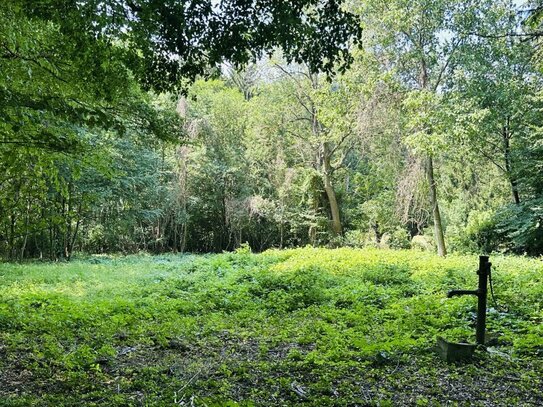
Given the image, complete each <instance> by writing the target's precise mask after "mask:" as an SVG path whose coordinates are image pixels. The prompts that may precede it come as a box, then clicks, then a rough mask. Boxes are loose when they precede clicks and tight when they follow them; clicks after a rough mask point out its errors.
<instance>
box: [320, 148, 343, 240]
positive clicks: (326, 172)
mask: <svg viewBox="0 0 543 407" xmlns="http://www.w3.org/2000/svg"><path fill="white" fill-rule="evenodd" d="M322 150H323V151H322V164H323V182H324V191H325V192H326V197H327V198H328V204H329V205H330V215H331V217H332V233H333V234H334V235H335V236H341V234H342V233H343V227H342V225H341V216H340V213H339V205H338V202H337V197H336V191H335V190H334V187H333V185H332V172H333V169H332V165H331V164H330V144H329V143H328V142H324V143H323V145H322Z"/></svg>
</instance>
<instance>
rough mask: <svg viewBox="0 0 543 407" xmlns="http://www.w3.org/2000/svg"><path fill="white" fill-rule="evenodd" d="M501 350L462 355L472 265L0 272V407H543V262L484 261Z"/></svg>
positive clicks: (361, 257)
mask: <svg viewBox="0 0 543 407" xmlns="http://www.w3.org/2000/svg"><path fill="white" fill-rule="evenodd" d="M491 261H492V262H493V264H494V265H495V267H494V280H495V288H496V294H497V296H498V300H499V301H500V303H502V304H507V307H508V311H507V312H500V311H499V310H496V309H494V308H490V310H489V321H488V327H489V330H490V331H492V332H494V333H499V334H500V335H501V336H500V339H499V342H498V344H497V345H496V346H494V347H492V348H491V349H490V350H491V351H492V352H489V353H483V352H479V353H478V356H477V358H476V360H475V361H474V363H472V364H459V365H447V364H445V363H444V362H442V361H440V360H439V359H438V358H437V356H435V355H434V353H433V352H432V350H431V348H432V346H433V345H434V343H435V338H436V335H444V336H445V337H447V338H449V339H455V340H459V339H470V340H473V339H472V337H473V333H474V317H475V307H476V301H475V300H474V299H473V298H468V297H461V298H455V299H446V298H445V293H446V291H447V290H449V289H452V288H475V286H476V275H475V269H476V267H477V258H476V257H475V256H462V257H457V256H451V257H449V258H447V259H445V260H444V259H440V258H437V257H436V256H434V255H430V254H426V253H422V252H414V251H385V250H369V249H368V250H353V249H337V250H326V249H309V248H305V249H296V250H287V251H269V252H265V253H262V254H251V253H249V252H247V251H244V250H240V251H238V252H237V253H233V254H221V255H213V256H173V255H172V256H131V257H123V258H107V257H97V258H91V259H88V260H86V261H77V262H72V263H69V264H26V265H13V264H4V265H1V266H0V406H29V405H57V406H64V405H66V406H69V405H89V406H90V405H101V406H125V405H149V406H162V405H163V406H171V405H187V406H188V405H196V406H205V405H207V406H224V405H231V406H234V405H243V406H250V405H266V406H268V405H308V406H326V405H330V406H338V405H381V406H386V405H504V406H505V405H507V406H511V405H541V404H543V380H542V377H543V362H542V356H543V330H542V322H543V311H542V298H543V263H542V262H541V261H540V260H535V259H525V258H515V257H493V258H492V259H491Z"/></svg>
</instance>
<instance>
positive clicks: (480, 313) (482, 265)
mask: <svg viewBox="0 0 543 407" xmlns="http://www.w3.org/2000/svg"><path fill="white" fill-rule="evenodd" d="M490 266H491V264H490V263H489V262H488V256H479V270H478V271H477V274H478V275H479V287H478V289H477V298H478V302H477V331H476V338H477V343H478V344H479V345H484V344H485V331H486V295H487V282H488V274H489V272H490Z"/></svg>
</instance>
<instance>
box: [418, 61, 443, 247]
mask: <svg viewBox="0 0 543 407" xmlns="http://www.w3.org/2000/svg"><path fill="white" fill-rule="evenodd" d="M419 84H420V87H421V88H422V89H425V90H429V89H430V83H429V78H428V67H427V65H426V60H425V59H424V58H421V60H420V78H419ZM436 86H437V84H436ZM434 91H435V89H434ZM426 176H427V178H428V184H429V186H430V206H431V207H432V217H433V219H434V236H435V239H436V245H437V254H438V255H439V256H442V257H445V256H446V255H447V249H446V247H445V237H444V234H443V223H442V221H441V213H440V212H439V205H438V201H437V186H436V182H435V179H434V163H433V159H432V157H428V158H427V164H426Z"/></svg>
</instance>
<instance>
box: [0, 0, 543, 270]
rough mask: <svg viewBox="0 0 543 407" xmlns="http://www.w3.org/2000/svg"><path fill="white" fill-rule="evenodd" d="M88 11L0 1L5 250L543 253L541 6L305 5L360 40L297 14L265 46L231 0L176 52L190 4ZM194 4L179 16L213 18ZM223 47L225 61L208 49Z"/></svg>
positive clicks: (17, 254) (30, 253)
mask: <svg viewBox="0 0 543 407" xmlns="http://www.w3.org/2000/svg"><path fill="white" fill-rule="evenodd" d="M76 3H77V2H70V1H60V0H59V1H48V2H35V3H34V2H25V1H8V2H3V3H2V6H1V8H0V72H1V73H2V75H0V155H1V159H0V166H1V169H0V255H1V256H2V258H4V259H10V260H19V259H25V258H44V259H61V258H66V259H69V258H70V257H71V256H72V254H73V253H75V252H84V253H105V252H123V253H133V252H138V251H148V252H153V253H161V252H220V251H224V250H226V251H229V250H234V249H236V248H238V247H240V246H242V245H244V244H248V245H249V246H250V247H251V248H252V249H253V250H255V251H262V250H265V249H268V248H287V247H298V246H305V245H313V246H328V247H338V246H344V245H347V246H354V247H362V246H377V247H391V248H409V247H414V248H419V249H422V250H431V251H436V252H437V253H438V254H440V255H442V256H445V255H446V254H447V253H448V252H496V251H499V252H515V253H527V254H530V255H539V254H542V253H543V176H542V174H543V135H542V130H543V110H542V107H543V94H542V93H541V89H542V85H543V70H542V63H541V60H542V58H541V56H540V49H539V44H540V42H539V38H540V35H541V33H540V17H541V7H540V5H538V4H537V3H530V2H527V3H523V2H520V3H519V2H512V1H508V0H500V1H490V0H483V1H481V0H479V1H455V0H447V1H445V0H433V1H426V0H417V1H404V0H394V1H384V0H383V1H367V2H365V1H349V2H345V4H344V5H343V6H342V7H343V8H344V9H345V10H347V11H342V12H341V13H339V12H337V7H339V6H338V5H337V4H336V3H335V2H331V3H332V5H333V7H332V6H330V7H332V8H331V9H328V8H326V7H324V8H322V9H320V8H319V5H318V4H320V3H319V2H300V3H301V4H302V3H308V6H314V7H316V9H317V10H318V13H321V14H322V15H321V17H322V18H326V17H327V16H329V15H334V16H336V17H335V19H334V20H333V21H332V22H331V23H330V24H333V25H334V27H335V29H327V28H326V27H322V26H321V25H319V23H318V21H316V22H314V23H315V24H314V26H315V27H317V28H315V27H313V28H315V30H317V31H315V32H314V34H315V35H320V37H319V38H320V39H321V40H322V39H323V35H324V34H323V33H328V34H329V37H330V38H331V42H334V41H336V42H337V43H338V44H346V43H347V45H345V46H339V45H338V46H336V47H331V48H325V47H324V46H322V45H320V48H319V44H320V43H319V42H316V41H315V40H314V39H312V37H311V36H310V34H307V35H306V34H304V35H301V34H300V33H307V32H311V33H313V31H310V30H309V29H308V27H307V26H304V23H303V21H305V20H303V19H299V20H296V21H298V22H299V25H300V26H299V27H290V28H289V27H286V28H285V27H282V26H280V25H279V26H277V27H276V31H274V33H271V34H269V33H268V34H269V35H270V37H271V36H274V37H273V38H275V39H276V40H275V41H272V42H269V41H268V42H266V41H264V40H263V39H262V38H264V37H262V38H261V37H259V36H258V35H257V34H258V32H252V31H248V28H247V27H248V26H243V22H247V20H248V19H249V20H250V18H249V17H248V16H251V15H252V14H251V10H249V9H250V7H249V9H245V10H242V9H241V8H240V9H236V10H238V12H239V15H234V14H235V13H234V14H232V15H231V21H230V20H228V21H229V24H231V26H234V27H238V25H239V26H240V27H241V28H240V27H238V28H239V30H238V31H239V32H238V31H236V30H233V31H231V33H237V34H236V35H234V34H232V35H230V36H222V37H221V36H220V35H218V34H217V32H214V31H210V32H208V31H205V30H204V29H203V28H201V27H200V25H199V24H198V23H197V18H196V19H195V20H194V21H193V24H192V25H190V24H188V23H187V24H185V25H184V26H183V27H184V29H185V31H184V32H183V33H182V34H183V35H185V37H186V38H189V40H190V38H192V40H190V41H192V42H191V43H192V44H196V45H197V46H200V45H201V47H203V48H205V50H207V51H206V52H204V51H201V50H199V49H198V47H197V46H196V45H195V46H194V47H193V48H190V47H188V48H186V54H185V55H182V54H181V55H180V54H179V52H178V51H179V49H185V48H183V47H182V46H181V45H179V44H178V43H176V42H175V41H173V40H172V41H166V40H164V41H162V42H161V41H155V42H153V39H154V38H155V37H154V35H155V34H153V33H154V32H155V31H156V32H160V33H161V34H162V35H164V36H165V37H167V36H168V35H169V34H168V33H169V32H170V31H171V30H174V31H175V27H176V25H181V23H180V22H179V21H177V20H176V18H178V17H179V16H178V15H176V14H175V13H174V12H173V11H172V10H174V6H175V7H184V6H183V5H182V2H181V3H179V2H164V3H163V4H162V5H160V4H158V5H157V4H155V3H154V2H124V1H115V2H111V4H109V6H107V5H104V3H102V2H100V1H90V2H80V5H79V6H75V5H74V4H76ZM106 3H107V2H106ZM135 3H142V4H141V5H138V4H135ZM144 3H145V4H144ZM158 3H160V2H158ZM193 3H194V4H200V5H202V4H204V3H206V2H193ZM226 3H228V2H225V4H226ZM237 3H238V2H232V4H233V6H232V7H237V6H239V4H237ZM249 3H251V2H249ZM262 3H266V4H267V2H262ZM285 3H288V2H285ZM294 3H295V2H294ZM81 4H86V5H87V6H88V8H84V6H83V5H81ZM194 4H193V6H194ZM236 4H237V5H236ZM270 4H272V3H270ZM145 5H146V6H147V8H145V7H144V6H145ZM304 5H305V6H307V5H306V4H302V6H304ZM291 6H292V5H289V4H286V5H285V7H286V9H285V10H291V9H290V8H289V7H291ZM78 7H79V8H78ZM153 7H155V9H153ZM169 7H171V8H169ZM191 7H192V6H191ZM198 7H199V6H194V7H193V8H190V7H188V6H187V9H186V10H185V11H184V12H185V14H184V16H185V17H184V18H185V19H186V20H187V21H189V18H190V15H189V13H190V12H194V13H197V12H198V13H204V14H205V13H207V12H208V11H209V10H208V11H206V10H207V9H206V8H205V7H204V6H202V8H198ZM209 7H211V6H209ZM224 7H228V6H226V5H225V6H224ZM282 7H283V6H277V9H273V13H277V14H278V15H283V14H285V13H287V11H285V10H284V9H282ZM300 7H301V6H300ZM334 7H335V8H334ZM89 10H90V11H89ZM195 10H196V11H195ZM202 10H203V11H202ZM292 10H297V8H296V7H294V6H292ZM342 10H343V9H342ZM231 11H232V10H230V11H229V10H228V9H227V8H225V9H224V10H223V12H225V13H226V14H225V15H230V14H228V12H231ZM253 11H254V10H253ZM86 12H88V13H87V14H85V13H86ZM288 12H289V13H290V12H292V13H294V12H295V11H288ZM138 13H139V14H138ZM153 13H156V15H158V16H159V17H160V18H161V19H162V20H160V18H158V17H156V16H155V14H153ZM210 13H211V12H210ZM281 13H283V14H281ZM134 15H142V16H144V17H141V18H139V19H137V18H135V17H134ZM205 15H207V14H205ZM285 15H286V14H285ZM319 15H320V14H319ZM89 16H90V17H89ZM176 16H177V17H176ZM145 18H146V19H145ZM179 18H181V17H179ZM255 18H257V17H255ZM285 19H286V20H288V18H286V17H285ZM159 20H160V21H159ZM142 21H143V23H141V22H142ZM183 21H184V20H183ZM210 21H211V20H210ZM292 21H294V20H292ZM311 22H312V20H310V23H311ZM353 22H355V23H356V24H357V27H356V29H353V30H352V31H351V32H349V30H347V29H345V27H346V26H347V25H348V24H350V25H352V24H353ZM140 23H141V24H140ZM238 23H239V24H238ZM131 24H133V25H131ZM138 24H139V25H138ZM236 24H238V25H236ZM308 24H309V23H308ZM127 27H131V29H130V30H129V29H128V28H127ZM157 27H158V28H157ZM209 27H212V28H213V27H215V26H213V24H211V23H210V24H209ZM230 28H231V27H230ZM360 28H361V29H360ZM153 30H155V31H153ZM169 30H170V31H169ZM198 30H200V31H198ZM216 30H218V31H220V28H216ZM244 30H245V31H244ZM296 30H298V31H296ZM319 30H320V31H319ZM278 33H282V34H281V35H279V34H278ZM178 34H179V33H177V32H176V33H175V35H178ZM189 35H192V36H193V37H190V36H189ZM173 36H174V35H173V34H172V38H173ZM187 36H189V37H187ZM353 38H354V39H353ZM190 41H189V42H190ZM228 41H232V42H233V43H236V41H238V42H239V41H246V42H247V44H245V43H244V44H243V45H242V46H240V47H236V46H235V45H234V46H232V45H231V44H230V43H229V42H228ZM259 41H261V42H259ZM289 41H291V42H289ZM349 43H350V45H349ZM202 44H203V45H202ZM289 44H290V45H289ZM152 46H154V47H155V48H156V47H159V46H160V47H161V48H160V51H161V54H160V55H158V56H157V55H156V53H155V54H153V52H155V51H156V50H152V51H150V49H151V47H152ZM171 47H177V48H171ZM214 47H215V48H214ZM220 47H223V48H224V49H227V50H230V51H231V52H230V54H228V53H227V52H223V54H224V55H221V54H220V53H213V52H211V51H209V50H210V49H219V48H220ZM249 47H252V48H251V49H253V48H254V49H259V50H260V51H262V52H256V53H251V54H248V53H246V52H245V51H244V50H245V49H246V48H249ZM345 47H348V48H345ZM203 48H202V49H203ZM311 48H319V49H318V50H317V51H318V52H319V54H320V55H321V56H324V57H325V58H324V59H322V61H326V62H324V63H323V62H318V61H315V60H312V59H311V55H310V54H308V52H309V51H310V50H311ZM197 51H198V52H197ZM200 51H201V52H200ZM175 52H177V55H180V56H179V59H175V58H173V57H172V55H173V54H174V53H175ZM223 57H224V58H223ZM179 61H189V62H186V63H181V62H179ZM319 61H321V60H319ZM172 64H174V65H175V68H172Z"/></svg>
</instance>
